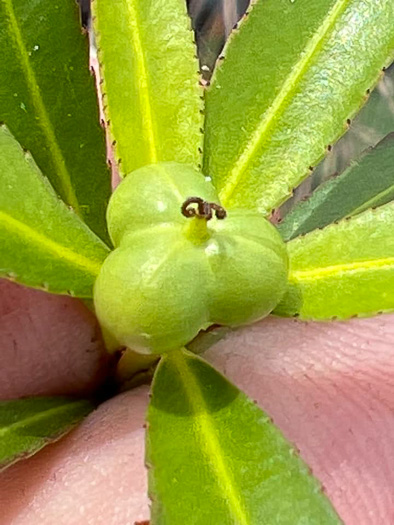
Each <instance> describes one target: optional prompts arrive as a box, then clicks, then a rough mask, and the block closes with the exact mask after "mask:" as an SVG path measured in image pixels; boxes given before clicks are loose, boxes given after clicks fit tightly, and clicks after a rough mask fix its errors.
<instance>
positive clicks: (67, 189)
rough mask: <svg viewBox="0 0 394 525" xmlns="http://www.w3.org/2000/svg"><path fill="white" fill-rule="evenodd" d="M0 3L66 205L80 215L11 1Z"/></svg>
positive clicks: (4, 0)
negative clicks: (6, 18) (5, 15)
mask: <svg viewBox="0 0 394 525" xmlns="http://www.w3.org/2000/svg"><path fill="white" fill-rule="evenodd" d="M2 2H3V5H4V7H5V10H6V12H7V15H8V21H9V34H10V36H11V39H12V40H13V41H14V43H15V45H16V47H17V49H18V51H19V53H17V55H18V57H19V62H20V65H21V69H22V71H23V73H24V76H25V79H26V83H27V85H28V87H29V93H30V97H31V100H32V102H33V106H34V108H35V110H36V114H37V117H38V118H37V124H38V125H39V126H40V128H41V130H42V133H43V135H44V136H45V138H46V141H47V146H48V151H49V152H50V153H51V158H52V163H53V166H54V168H55V169H56V174H57V176H58V179H59V181H60V183H61V186H62V188H63V191H64V196H65V200H66V202H67V204H69V205H70V206H72V208H73V209H74V211H75V212H76V213H77V214H78V215H80V207H79V203H78V199H77V197H76V195H75V192H74V189H73V186H72V183H71V176H70V174H69V172H68V170H67V168H66V162H65V159H64V157H63V154H62V151H61V150H60V147H59V145H58V143H57V140H56V135H55V132H54V130H53V126H52V123H51V121H50V118H49V115H48V113H47V111H46V108H45V105H44V102H43V99H42V96H41V93H40V88H39V85H38V82H37V79H36V76H35V73H34V71H33V69H32V67H31V66H30V62H29V56H28V52H27V50H26V46H25V44H24V42H23V37H22V33H21V30H20V28H19V24H18V21H17V18H16V16H15V12H14V8H13V5H12V0H2Z"/></svg>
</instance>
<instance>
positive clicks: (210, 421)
mask: <svg viewBox="0 0 394 525" xmlns="http://www.w3.org/2000/svg"><path fill="white" fill-rule="evenodd" d="M147 463H148V466H149V467H150V471H149V491H150V496H151V498H152V519H151V523H152V525H158V524H160V525H166V524H170V525H177V524H179V525H184V524H185V523H187V524H190V525H200V524H201V525H206V524H207V523H220V524H221V525H232V524H235V523H236V524H237V525H264V524H266V525H272V524H273V523H280V524H281V525H294V524H295V523H316V524H317V523H318V524H319V525H328V524H338V523H340V520H339V518H338V517H337V516H336V514H335V512H334V511H333V509H332V507H331V506H330V503H329V502H328V500H327V499H326V498H325V496H324V495H323V493H322V491H321V488H320V486H319V484H318V482H317V481H316V480H315V479H314V478H313V477H312V476H311V474H310V472H309V470H308V468H307V467H306V465H305V464H304V463H303V462H302V461H301V460H300V459H299V458H298V457H297V455H296V454H295V453H294V449H293V448H292V447H291V446H290V445H289V444H288V443H287V442H286V440H285V439H284V437H283V436H282V434H281V433H280V432H279V430H278V429H277V428H276V427H275V426H274V425H273V424H272V422H271V421H270V419H269V417H268V416H267V415H266V414H264V413H263V412H262V411H261V410H260V409H259V408H258V407H257V406H256V405H255V404H254V403H253V402H252V401H251V400H250V399H249V398H248V397H247V396H246V395H245V394H243V393H242V392H240V391H239V390H238V389H237V388H236V387H235V386H234V385H232V384H231V383H230V382H229V381H227V379H225V378H224V377H223V376H222V375H221V374H220V373H219V372H217V371H216V370H215V369H214V368H212V367H211V366H210V365H209V364H208V363H206V362H205V361H203V360H202V359H201V358H199V357H196V356H194V355H193V354H192V353H190V352H187V351H178V352H173V353H171V354H170V355H166V356H164V357H163V358H162V360H161V362H160V364H159V366H158V368H157V370H156V374H155V378H154V381H153V386H152V398H151V401H150V406H149V409H148V434H147Z"/></svg>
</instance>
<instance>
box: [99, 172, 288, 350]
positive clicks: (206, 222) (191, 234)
mask: <svg viewBox="0 0 394 525" xmlns="http://www.w3.org/2000/svg"><path fill="white" fill-rule="evenodd" d="M107 220H108V228H109V233H110V236H111V239H112V241H113V243H114V246H115V250H114V251H113V252H112V253H111V254H110V255H109V256H108V258H107V259H106V260H105V261H104V264H103V266H102V268H101V271H100V274H99V276H98V278H97V280H96V283H95V288H94V304H95V308H96V313H97V316H98V319H99V321H100V323H101V325H102V327H103V329H104V331H105V332H107V333H109V334H110V335H111V337H112V338H114V339H115V340H116V342H117V344H118V345H119V346H127V347H129V348H132V349H133V350H136V351H139V352H143V353H163V352H168V351H171V350H174V349H177V348H180V347H182V346H184V345H185V344H187V343H188V342H189V341H190V340H191V339H193V338H194V337H195V336H196V335H197V334H198V332H199V331H200V330H201V329H205V328H207V327H209V326H210V325H212V324H221V325H227V326H238V325H242V324H247V323H251V322H253V321H256V320H258V319H261V318H263V317H265V316H266V315H268V314H269V313H270V312H271V311H272V310H273V309H274V308H275V306H276V305H277V304H278V303H279V301H280V299H281V298H282V295H283V293H284V291H285V289H286V284H287V252H286V247H285V245H284V243H283V241H282V239H281V237H280V235H279V233H278V232H277V231H276V229H275V227H274V226H273V225H272V224H271V223H270V222H269V221H267V220H266V219H265V218H264V217H263V216H262V215H260V214H259V213H257V212H254V211H251V210H245V209H231V210H223V208H222V207H221V206H220V203H219V199H218V196H217V194H216V192H215V189H214V188H213V186H212V185H211V183H210V182H209V181H207V180H206V179H205V177H204V176H203V175H202V174H201V173H199V172H197V171H195V170H194V169H193V168H191V167H189V166H185V165H182V164H177V163H173V162H171V163H161V164H155V165H151V166H145V167H143V168H140V169H138V170H136V171H134V172H132V173H131V174H129V175H128V176H127V177H126V178H125V179H124V180H123V181H122V182H121V184H120V185H119V186H118V188H117V189H116V190H115V192H114V194H113V195H112V197H111V200H110V203H109V206H108V211H107Z"/></svg>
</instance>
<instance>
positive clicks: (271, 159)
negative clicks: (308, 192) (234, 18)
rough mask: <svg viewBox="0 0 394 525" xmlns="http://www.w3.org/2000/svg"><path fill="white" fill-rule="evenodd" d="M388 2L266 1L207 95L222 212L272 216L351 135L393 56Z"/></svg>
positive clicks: (208, 154) (211, 164)
mask: <svg viewBox="0 0 394 525" xmlns="http://www.w3.org/2000/svg"><path fill="white" fill-rule="evenodd" d="M393 18H394V3H393V2H392V1H391V0H376V1H365V0H320V1H319V2H311V1H310V0H296V1H295V2H290V1H289V0H260V1H257V3H256V4H255V5H254V6H253V7H252V9H251V11H250V13H249V15H248V16H247V18H246V20H245V21H244V22H242V23H241V26H240V29H239V31H237V32H236V33H235V34H234V35H233V36H232V37H231V38H230V41H229V43H228V45H227V48H226V51H225V58H224V60H223V61H222V63H221V65H219V67H218V69H217V71H216V73H215V75H214V79H213V82H212V84H211V87H210V89H209V91H208V93H207V100H206V103H207V107H206V113H207V116H206V133H205V151H204V153H205V161H204V170H205V173H206V174H209V175H210V176H211V177H212V178H213V180H214V182H215V184H216V186H217V188H218V190H219V196H220V198H221V200H222V202H223V204H224V205H226V206H233V207H234V206H244V207H249V208H257V209H259V210H260V211H261V212H262V213H266V214H268V213H269V212H270V211H271V210H272V209H273V208H275V207H277V206H278V205H280V204H281V203H282V202H283V201H284V200H285V199H286V198H287V197H288V196H289V195H290V194H291V191H292V189H293V188H294V187H296V186H297V185H298V184H299V183H300V182H301V180H302V179H303V178H304V177H306V176H307V175H308V173H309V171H308V167H310V166H315V165H316V163H317V162H318V161H319V160H320V159H321V158H322V156H323V155H324V152H325V150H326V148H327V146H328V145H329V144H331V143H332V142H333V141H335V140H336V139H337V138H338V137H339V136H340V135H341V134H342V133H343V132H344V131H345V129H346V119H348V118H350V117H351V116H353V115H354V114H355V112H356V111H357V109H358V108H359V107H360V106H361V104H362V103H363V101H364V99H365V93H366V91H367V90H368V89H370V88H371V87H372V86H373V85H374V84H375V83H376V81H377V79H378V76H379V72H380V69H381V68H382V67H383V66H384V65H387V63H388V61H389V59H390V57H392V56H393V52H394V28H393Z"/></svg>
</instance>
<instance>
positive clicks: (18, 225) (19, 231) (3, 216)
mask: <svg viewBox="0 0 394 525" xmlns="http://www.w3.org/2000/svg"><path fill="white" fill-rule="evenodd" d="M1 222H2V223H3V225H4V226H3V227H4V229H6V230H7V229H8V230H12V233H13V234H15V235H17V236H19V237H21V238H22V240H23V242H24V243H25V244H26V245H29V244H32V243H33V244H36V245H37V246H38V251H39V250H40V249H41V250H42V248H45V249H46V250H47V251H48V252H49V253H52V254H53V255H56V257H58V259H59V260H60V261H61V262H64V261H66V262H68V263H71V264H72V265H74V266H79V267H80V268H82V269H83V270H84V271H86V272H88V273H90V274H92V275H93V276H97V275H98V273H99V271H100V268H101V265H102V261H100V262H99V261H93V260H92V259H88V258H87V257H85V256H84V255H81V254H79V253H77V252H75V251H73V250H71V249H70V248H67V247H66V246H63V245H61V244H59V243H58V242H56V241H54V240H52V239H49V238H48V237H46V236H45V235H43V234H41V233H39V232H37V231H36V230H34V229H33V228H31V227H30V226H28V225H27V224H25V223H23V222H21V221H20V220H18V219H15V218H14V217H12V216H11V215H9V214H7V213H5V212H4V211H0V223H1Z"/></svg>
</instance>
